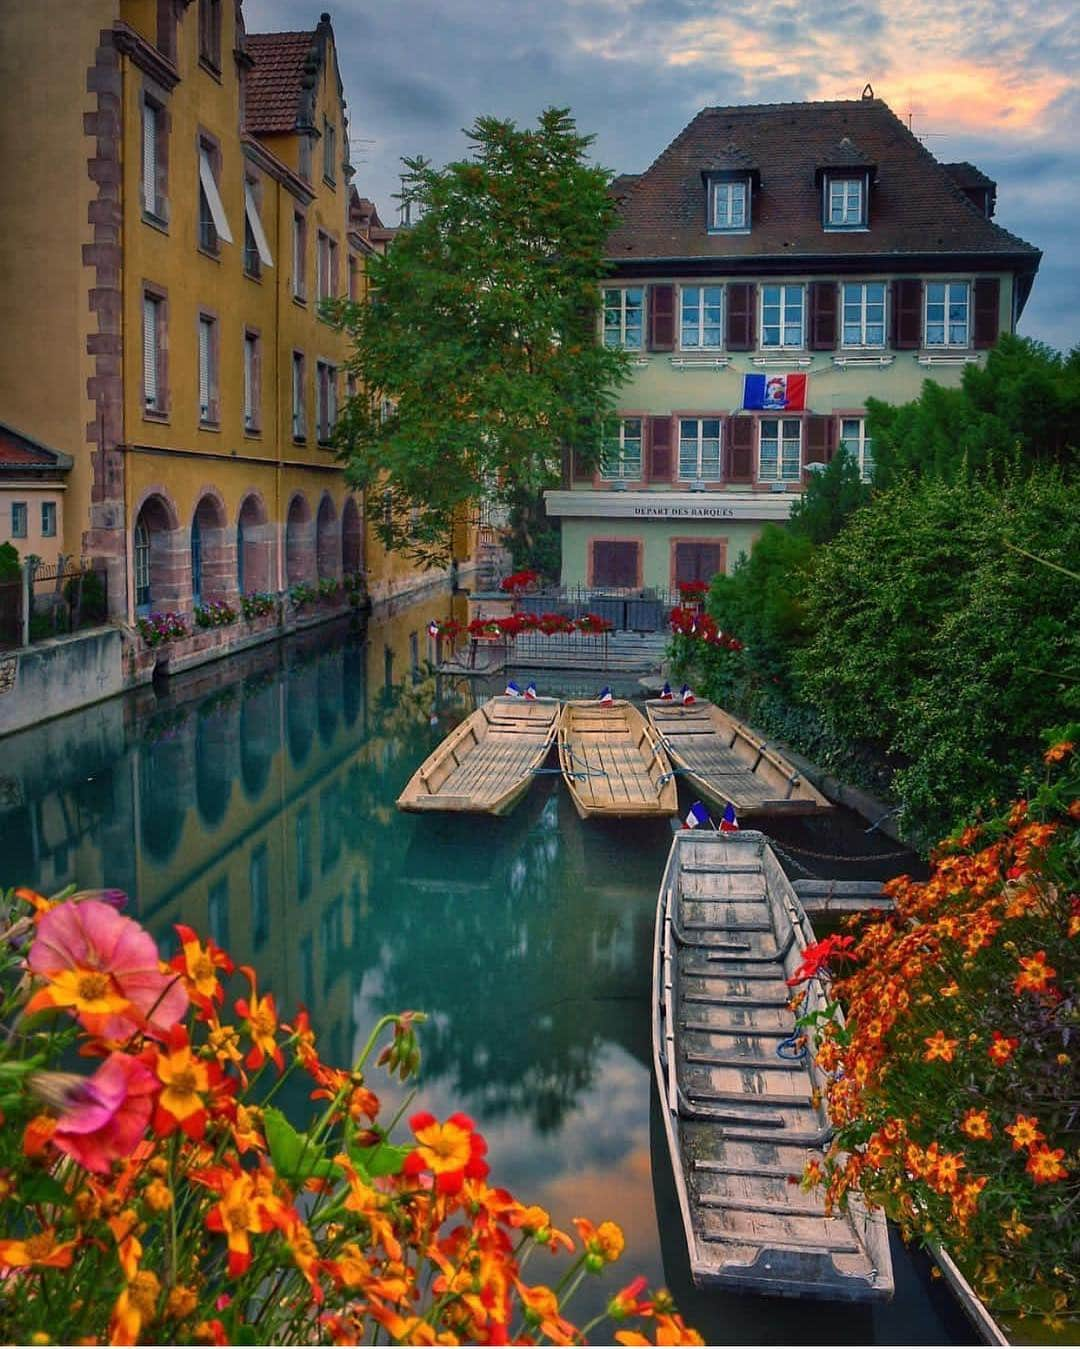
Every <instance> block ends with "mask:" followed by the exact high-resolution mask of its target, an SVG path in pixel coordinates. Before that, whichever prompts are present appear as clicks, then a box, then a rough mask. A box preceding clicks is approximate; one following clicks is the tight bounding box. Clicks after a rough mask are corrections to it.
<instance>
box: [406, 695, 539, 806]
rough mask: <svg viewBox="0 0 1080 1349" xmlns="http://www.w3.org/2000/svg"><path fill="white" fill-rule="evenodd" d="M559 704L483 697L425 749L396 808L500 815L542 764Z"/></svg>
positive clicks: (518, 799) (524, 787)
mask: <svg viewBox="0 0 1080 1349" xmlns="http://www.w3.org/2000/svg"><path fill="white" fill-rule="evenodd" d="M560 706H561V704H560V703H559V700H558V699H557V698H537V699H535V700H530V699H525V698H511V697H498V698H491V699H489V700H488V701H487V702H486V703H485V704H484V705H483V707H478V708H477V709H476V711H475V712H474V713H473V714H472V715H471V716H470V717H469V718H468V719H467V720H465V721H463V722H462V723H461V725H460V726H457V727H455V728H454V730H452V731H451V732H450V734H449V735H448V736H447V737H446V739H445V740H444V741H443V742H442V743H441V744H440V745H439V746H438V748H437V749H435V750H434V751H433V752H432V753H431V754H429V755H428V757H427V758H426V759H425V760H424V762H423V763H422V764H421V765H420V767H419V768H418V769H417V770H416V772H415V773H414V774H413V775H412V777H411V778H410V779H409V781H408V782H407V783H406V784H405V790H404V791H403V792H402V793H401V795H400V796H399V797H398V799H397V804H398V809H399V810H451V811H479V812H481V813H483V814H485V815H505V814H506V813H507V811H509V810H512V809H513V808H514V806H516V805H517V803H518V802H519V801H520V800H521V798H522V797H523V796H524V795H525V793H526V792H527V791H528V789H529V785H530V783H531V782H532V780H533V775H534V773H535V772H536V771H537V769H539V768H540V767H542V766H543V763H544V760H545V759H546V758H547V756H548V753H549V751H550V750H551V745H552V742H553V741H554V739H555V733H556V731H557V730H558V727H559V708H560Z"/></svg>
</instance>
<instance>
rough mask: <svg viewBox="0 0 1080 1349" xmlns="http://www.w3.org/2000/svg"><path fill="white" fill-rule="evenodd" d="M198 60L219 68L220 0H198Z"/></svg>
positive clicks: (213, 68)
mask: <svg viewBox="0 0 1080 1349" xmlns="http://www.w3.org/2000/svg"><path fill="white" fill-rule="evenodd" d="M199 60H200V61H202V62H203V63H204V64H205V65H208V66H210V68H211V69H212V70H213V71H214V73H215V74H217V73H218V72H220V70H221V0H199Z"/></svg>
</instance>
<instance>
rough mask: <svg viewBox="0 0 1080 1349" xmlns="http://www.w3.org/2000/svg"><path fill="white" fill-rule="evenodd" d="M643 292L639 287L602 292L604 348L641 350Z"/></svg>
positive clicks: (643, 315)
mask: <svg viewBox="0 0 1080 1349" xmlns="http://www.w3.org/2000/svg"><path fill="white" fill-rule="evenodd" d="M644 319H645V292H644V290H642V288H641V287H640V286H628V287H626V288H625V289H610V290H605V291H604V346H605V347H626V348H628V349H629V350H632V351H640V350H641V341H642V334H643V332H644Z"/></svg>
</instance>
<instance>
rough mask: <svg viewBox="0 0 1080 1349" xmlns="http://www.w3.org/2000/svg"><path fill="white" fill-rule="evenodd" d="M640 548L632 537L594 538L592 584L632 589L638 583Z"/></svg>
mask: <svg viewBox="0 0 1080 1349" xmlns="http://www.w3.org/2000/svg"><path fill="white" fill-rule="evenodd" d="M640 548H641V545H640V544H639V543H638V542H637V541H636V540H634V539H596V540H594V541H593V546H592V550H593V566H592V584H593V585H594V586H618V587H625V588H626V589H628V590H630V589H633V587H634V586H636V585H637V584H638V552H639V550H640Z"/></svg>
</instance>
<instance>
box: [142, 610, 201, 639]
mask: <svg viewBox="0 0 1080 1349" xmlns="http://www.w3.org/2000/svg"><path fill="white" fill-rule="evenodd" d="M135 626H136V628H138V630H139V636H140V637H141V638H142V639H143V641H144V642H145V643H146V645H147V646H160V645H161V643H162V642H172V641H175V640H176V639H177V638H180V637H186V636H187V635H188V630H187V624H186V623H185V622H184V619H183V616H182V615H181V614H174V613H167V614H150V615H149V617H147V618H137V619H136V620H135Z"/></svg>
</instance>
